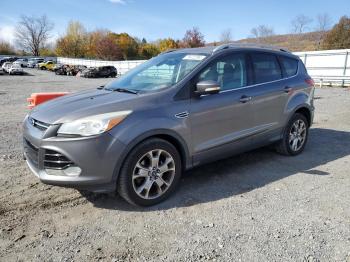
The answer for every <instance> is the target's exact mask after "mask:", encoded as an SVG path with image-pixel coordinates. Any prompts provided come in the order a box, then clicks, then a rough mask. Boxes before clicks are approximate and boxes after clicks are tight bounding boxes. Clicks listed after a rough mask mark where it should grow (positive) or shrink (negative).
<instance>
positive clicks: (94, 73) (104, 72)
mask: <svg viewBox="0 0 350 262" xmlns="http://www.w3.org/2000/svg"><path fill="white" fill-rule="evenodd" d="M117 74H118V72H117V69H116V68H115V67H114V66H100V67H90V68H87V69H85V70H83V71H82V72H81V74H80V76H82V77H116V76H117Z"/></svg>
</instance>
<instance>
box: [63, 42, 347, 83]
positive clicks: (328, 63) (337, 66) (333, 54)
mask: <svg viewBox="0 0 350 262" xmlns="http://www.w3.org/2000/svg"><path fill="white" fill-rule="evenodd" d="M349 53H350V49H340V50H325V51H310V52H295V53H294V54H295V55H297V56H299V57H300V58H301V59H302V61H303V62H304V64H305V66H306V68H307V70H308V72H309V74H310V75H311V77H313V78H314V79H315V81H317V82H321V83H324V82H327V83H331V84H332V83H337V84H341V85H345V84H350V58H349ZM145 61H146V60H130V61H101V60H90V59H78V58H65V57H57V62H58V63H61V64H71V65H85V66H88V67H91V66H106V65H111V66H115V67H116V68H117V70H118V74H120V75H122V74H125V73H126V72H127V71H129V70H130V69H132V68H134V67H135V66H137V65H139V64H141V63H143V62H145Z"/></svg>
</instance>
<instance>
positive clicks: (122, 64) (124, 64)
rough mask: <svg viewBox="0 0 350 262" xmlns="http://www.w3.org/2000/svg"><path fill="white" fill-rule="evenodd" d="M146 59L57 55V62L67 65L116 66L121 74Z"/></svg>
mask: <svg viewBox="0 0 350 262" xmlns="http://www.w3.org/2000/svg"><path fill="white" fill-rule="evenodd" d="M145 61H146V60H129V61H102V60H92V59H80V58H66V57H57V63H60V64H67V65H84V66H87V67H98V66H114V67H115V68H117V70H118V74H119V75H123V74H125V73H126V72H127V71H129V70H130V69H132V68H134V67H135V66H138V65H139V64H142V63H143V62H145Z"/></svg>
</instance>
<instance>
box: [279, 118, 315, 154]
mask: <svg viewBox="0 0 350 262" xmlns="http://www.w3.org/2000/svg"><path fill="white" fill-rule="evenodd" d="M308 135H309V123H308V121H307V119H306V117H305V116H304V115H302V114H300V113H296V114H294V115H293V116H292V118H291V119H290V120H289V122H288V124H287V126H286V128H285V130H284V133H283V138H282V140H281V141H279V142H278V144H277V145H276V151H277V152H278V153H280V154H282V155H286V156H296V155H298V154H300V153H301V152H303V150H304V148H305V145H306V143H307V139H308Z"/></svg>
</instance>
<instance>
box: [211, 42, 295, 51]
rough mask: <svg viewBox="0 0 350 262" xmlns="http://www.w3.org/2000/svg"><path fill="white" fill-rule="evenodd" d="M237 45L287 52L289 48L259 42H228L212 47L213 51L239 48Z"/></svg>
mask: <svg viewBox="0 0 350 262" xmlns="http://www.w3.org/2000/svg"><path fill="white" fill-rule="evenodd" d="M239 47H241V48H242V47H250V48H262V49H269V50H276V51H282V52H287V53H290V51H289V50H287V49H285V48H281V47H278V46H273V45H261V44H255V43H228V44H222V45H219V46H217V47H215V48H214V49H213V53H215V52H217V51H220V50H224V49H228V48H239Z"/></svg>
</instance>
